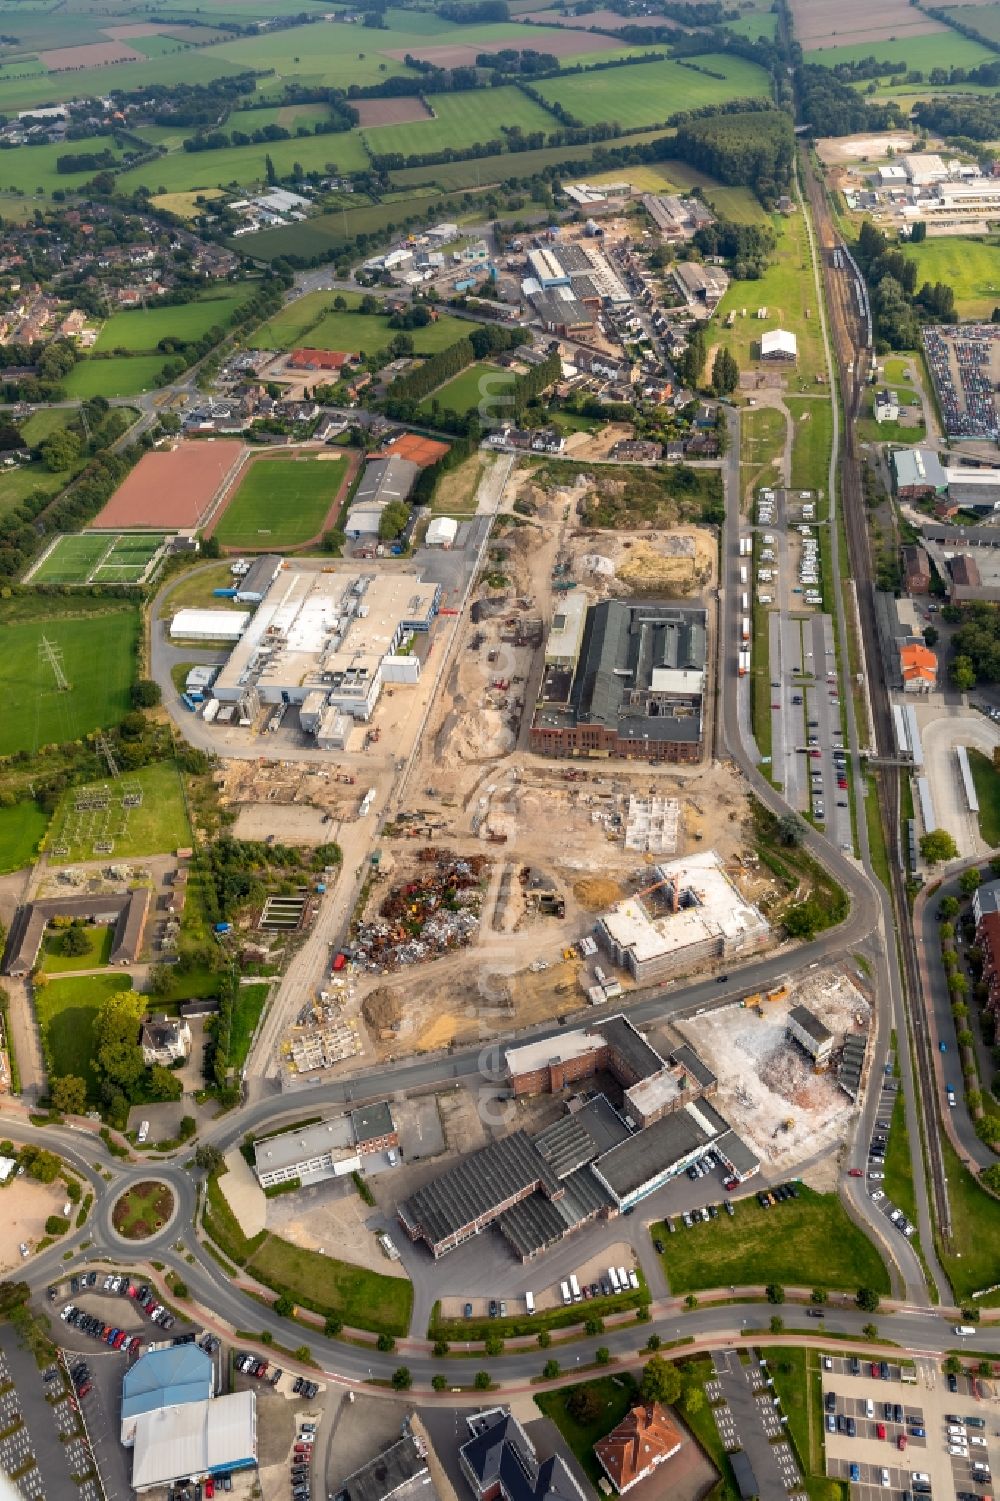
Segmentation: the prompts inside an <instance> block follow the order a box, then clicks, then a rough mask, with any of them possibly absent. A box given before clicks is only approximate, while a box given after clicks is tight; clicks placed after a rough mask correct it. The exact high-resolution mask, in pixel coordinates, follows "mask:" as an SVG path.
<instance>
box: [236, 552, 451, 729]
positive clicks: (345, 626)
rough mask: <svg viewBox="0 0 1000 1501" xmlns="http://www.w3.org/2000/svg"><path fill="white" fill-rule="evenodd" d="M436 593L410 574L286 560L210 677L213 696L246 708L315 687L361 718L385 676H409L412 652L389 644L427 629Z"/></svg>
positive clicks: (415, 667)
mask: <svg viewBox="0 0 1000 1501" xmlns="http://www.w3.org/2000/svg"><path fill="white" fill-rule="evenodd" d="M440 597H441V586H440V585H439V584H433V583H426V584H425V583H424V582H423V581H422V580H421V579H420V578H419V577H418V576H417V575H416V574H413V573H395V572H393V573H379V572H375V571H374V570H371V569H370V570H369V571H367V572H365V573H353V572H350V571H347V570H331V571H322V572H321V571H320V570H318V569H315V568H308V567H305V566H302V565H298V564H295V563H291V562H289V563H286V565H285V566H284V567H283V568H282V569H281V571H280V572H279V573H278V575H277V577H276V578H275V579H274V581H273V583H272V584H271V586H270V588H269V589H268V591H267V594H266V595H265V597H264V599H263V601H262V603H261V604H260V605H259V606H258V607H257V610H256V613H255V614H254V616H253V620H252V622H251V623H250V626H249V628H248V629H247V630H246V632H245V633H244V635H243V636H242V638H241V640H240V641H239V644H238V645H237V646H236V648H235V650H234V651H233V652H232V654H231V655H230V657H229V660H228V662H227V663H226V665H225V666H224V667H223V669H222V671H221V672H220V673H219V676H218V677H217V678H216V680H215V686H214V693H215V696H216V698H218V699H220V700H221V701H222V702H223V703H234V704H241V705H244V706H246V708H247V710H248V711H249V712H251V713H255V712H256V710H257V708H258V706H259V705H260V704H279V703H292V704H296V705H298V704H302V703H303V702H304V701H305V700H306V699H307V698H308V697H309V695H310V694H311V693H314V692H316V691H321V692H322V693H323V694H324V695H325V698H326V704H327V705H328V706H329V707H330V708H332V709H334V710H335V711H337V712H338V713H342V714H349V715H351V716H352V717H353V718H354V719H361V720H367V719H370V718H371V715H372V713H373V712H374V708H375V704H376V703H377V701H378V697H379V694H380V692H381V690H382V685H383V683H384V682H416V681H418V679H419V676H420V661H419V658H418V657H417V656H416V655H415V654H413V653H410V654H408V655H406V654H404V655H403V656H398V655H397V653H398V651H399V648H400V647H401V646H403V645H404V643H405V642H406V641H407V640H408V638H409V637H410V636H411V635H412V634H414V633H415V632H426V631H429V630H430V627H431V623H432V621H433V619H434V616H435V615H436V614H437V610H438V604H439V601H440Z"/></svg>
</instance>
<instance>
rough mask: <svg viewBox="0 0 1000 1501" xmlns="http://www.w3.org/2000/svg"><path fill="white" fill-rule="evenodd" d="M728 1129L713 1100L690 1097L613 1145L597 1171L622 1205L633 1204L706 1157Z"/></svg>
mask: <svg viewBox="0 0 1000 1501" xmlns="http://www.w3.org/2000/svg"><path fill="white" fill-rule="evenodd" d="M729 1130H730V1127H729V1124H728V1122H727V1121H725V1120H723V1118H722V1116H721V1115H719V1113H718V1111H717V1110H715V1109H714V1108H713V1107H712V1106H711V1105H710V1104H709V1102H708V1100H705V1099H700V1100H697V1101H691V1102H689V1103H688V1104H686V1105H684V1106H683V1107H682V1108H681V1109H680V1110H677V1111H674V1112H673V1113H672V1114H670V1115H664V1116H661V1117H660V1118H659V1120H656V1121H654V1122H653V1124H652V1125H650V1126H647V1127H646V1128H645V1130H643V1131H637V1132H636V1133H635V1135H634V1136H630V1137H629V1138H628V1140H627V1141H623V1142H621V1143H620V1144H619V1145H618V1146H616V1147H612V1148H611V1151H610V1152H605V1154H604V1156H603V1157H598V1159H597V1161H596V1162H595V1163H594V1165H593V1171H594V1172H595V1173H596V1175H597V1177H598V1178H599V1179H600V1181H601V1182H602V1183H604V1184H605V1186H606V1187H607V1189H608V1191H609V1193H610V1194H611V1195H612V1197H613V1198H614V1201H615V1203H616V1204H617V1205H618V1208H619V1209H621V1210H625V1209H629V1208H630V1207H631V1206H632V1205H633V1204H637V1203H638V1202H639V1200H640V1199H644V1198H646V1197H648V1195H649V1194H651V1193H655V1192H656V1190H657V1189H658V1188H662V1186H663V1184H664V1183H666V1182H668V1181H669V1180H670V1179H671V1178H676V1177H677V1175H678V1173H682V1172H684V1170H685V1168H687V1167H688V1166H689V1165H690V1164H691V1163H692V1162H696V1161H697V1160H698V1158H699V1157H703V1156H704V1154H705V1152H706V1151H707V1150H708V1149H709V1147H714V1146H715V1145H716V1143H717V1142H718V1141H719V1140H720V1139H721V1138H722V1137H723V1136H724V1135H725V1134H726V1133H727V1132H729ZM746 1150H747V1151H749V1149H746ZM750 1155H751V1156H752V1154H750ZM754 1162H755V1163H756V1158H754Z"/></svg>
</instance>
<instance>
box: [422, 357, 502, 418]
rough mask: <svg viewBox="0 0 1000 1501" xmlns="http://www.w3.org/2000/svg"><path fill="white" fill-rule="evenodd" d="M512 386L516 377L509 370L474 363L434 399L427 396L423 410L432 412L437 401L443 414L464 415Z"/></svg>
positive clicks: (444, 387)
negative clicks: (455, 413) (456, 413)
mask: <svg viewBox="0 0 1000 1501" xmlns="http://www.w3.org/2000/svg"><path fill="white" fill-rule="evenodd" d="M513 383H514V376H513V374H512V373H511V372H510V371H509V370H501V369H500V368H499V366H498V365H485V364H478V363H476V364H472V365H469V366H468V367H467V368H466V369H465V370H463V371H462V372H461V373H460V374H459V375H456V376H455V378H454V380H450V381H448V383H447V385H444V386H441V388H440V389H439V390H437V391H435V392H434V393H433V395H432V396H428V397H426V398H425V400H424V401H422V402H421V404H420V410H421V411H425V412H429V411H431V410H432V409H433V406H434V403H435V402H436V403H437V405H438V407H439V408H440V409H441V410H442V411H445V412H448V411H451V412H458V414H459V415H460V416H461V415H462V414H463V413H464V412H468V411H470V410H471V409H472V408H473V407H478V405H479V403H480V401H482V400H483V398H484V396H485V397H486V399H487V400H489V399H490V398H491V397H493V398H495V397H496V396H497V395H498V394H499V393H500V392H501V391H503V390H504V389H505V388H506V387H507V386H510V385H513Z"/></svg>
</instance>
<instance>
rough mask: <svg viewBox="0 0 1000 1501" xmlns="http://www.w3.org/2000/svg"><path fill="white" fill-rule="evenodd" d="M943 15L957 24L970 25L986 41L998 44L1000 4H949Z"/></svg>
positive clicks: (999, 43) (999, 44) (999, 40)
mask: <svg viewBox="0 0 1000 1501" xmlns="http://www.w3.org/2000/svg"><path fill="white" fill-rule="evenodd" d="M944 14H945V16H946V17H947V18H948V20H949V21H954V22H956V23H957V24H958V25H959V26H970V27H971V28H972V30H973V31H978V33H979V35H980V36H981V37H985V38H986V40H987V41H988V42H996V43H997V45H998V46H1000V5H949V6H947V7H946V8H945V12H944Z"/></svg>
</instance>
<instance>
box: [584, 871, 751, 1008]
mask: <svg viewBox="0 0 1000 1501" xmlns="http://www.w3.org/2000/svg"><path fill="white" fill-rule="evenodd" d="M650 875H651V877H652V878H653V881H654V882H655V883H656V884H655V886H654V887H653V888H652V889H648V890H647V892H646V893H644V894H642V895H637V896H632V897H627V898H626V899H625V900H624V901H621V902H618V903H617V904H616V905H615V906H614V907H612V908H611V910H610V911H609V912H606V913H605V914H604V915H603V917H601V918H600V919H599V921H598V923H597V926H596V934H597V939H598V942H599V943H600V944H601V945H602V947H603V948H605V949H606V950H607V952H608V953H609V954H610V955H611V958H612V960H613V961H614V963H615V964H617V965H618V966H619V967H620V968H622V969H626V970H628V972H629V973H630V974H631V975H632V976H633V978H634V979H635V980H636V982H637V983H638V984H640V985H649V984H653V983H655V982H656V981H657V980H661V979H666V978H667V977H669V976H670V975H674V974H677V973H678V972H679V971H680V970H682V969H688V968H691V967H692V966H693V965H695V964H697V963H699V962H702V961H704V960H705V959H710V958H724V957H727V956H729V955H731V954H745V953H749V952H752V951H753V950H754V949H757V948H760V947H761V946H762V945H763V944H764V943H766V941H767V939H768V936H769V934H770V931H771V930H770V927H769V925H768V922H767V920H766V918H765V917H764V916H763V915H762V913H761V912H760V911H759V909H758V908H757V907H755V906H753V905H752V904H751V903H750V902H748V901H746V900H745V898H744V897H743V896H742V895H741V894H740V892H739V891H738V890H737V888H736V886H735V885H734V884H733V882H732V881H731V880H730V879H729V877H728V875H727V874H726V871H725V867H724V866H723V863H722V861H721V860H720V859H719V856H718V855H717V854H716V853H715V851H714V850H704V851H702V852H701V853H699V854H695V855H690V856H688V857H686V858H685V859H683V860H672V861H669V862H667V863H664V864H662V865H658V866H655V867H653V868H652V869H651V870H650Z"/></svg>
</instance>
